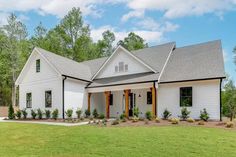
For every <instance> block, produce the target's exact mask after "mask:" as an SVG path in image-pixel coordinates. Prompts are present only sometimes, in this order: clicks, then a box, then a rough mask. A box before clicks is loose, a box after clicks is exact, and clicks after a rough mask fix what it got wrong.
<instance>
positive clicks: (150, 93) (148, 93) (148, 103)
mask: <svg viewBox="0 0 236 157" xmlns="http://www.w3.org/2000/svg"><path fill="white" fill-rule="evenodd" d="M149 96H150V97H151V98H150V100H149V98H148V97H149ZM149 101H150V102H149ZM151 104H152V92H151V91H147V105H151Z"/></svg>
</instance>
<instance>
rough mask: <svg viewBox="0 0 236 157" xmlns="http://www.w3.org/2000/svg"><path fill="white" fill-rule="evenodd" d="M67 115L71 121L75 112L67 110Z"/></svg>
mask: <svg viewBox="0 0 236 157" xmlns="http://www.w3.org/2000/svg"><path fill="white" fill-rule="evenodd" d="M65 114H66V116H67V118H69V119H71V118H72V114H73V110H72V109H67V111H66V112H65Z"/></svg>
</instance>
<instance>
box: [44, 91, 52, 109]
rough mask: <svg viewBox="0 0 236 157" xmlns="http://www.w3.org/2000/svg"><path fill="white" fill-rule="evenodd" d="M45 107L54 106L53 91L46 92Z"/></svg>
mask: <svg viewBox="0 0 236 157" xmlns="http://www.w3.org/2000/svg"><path fill="white" fill-rule="evenodd" d="M45 107H52V91H46V92H45Z"/></svg>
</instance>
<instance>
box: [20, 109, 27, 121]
mask: <svg viewBox="0 0 236 157" xmlns="http://www.w3.org/2000/svg"><path fill="white" fill-rule="evenodd" d="M21 112H22V115H23V118H24V119H26V118H27V115H28V113H27V111H26V109H23V110H22V111H21Z"/></svg>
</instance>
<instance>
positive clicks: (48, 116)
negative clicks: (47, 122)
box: [45, 110, 51, 119]
mask: <svg viewBox="0 0 236 157" xmlns="http://www.w3.org/2000/svg"><path fill="white" fill-rule="evenodd" d="M45 117H46V118H47V119H50V118H51V111H50V110H45Z"/></svg>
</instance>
